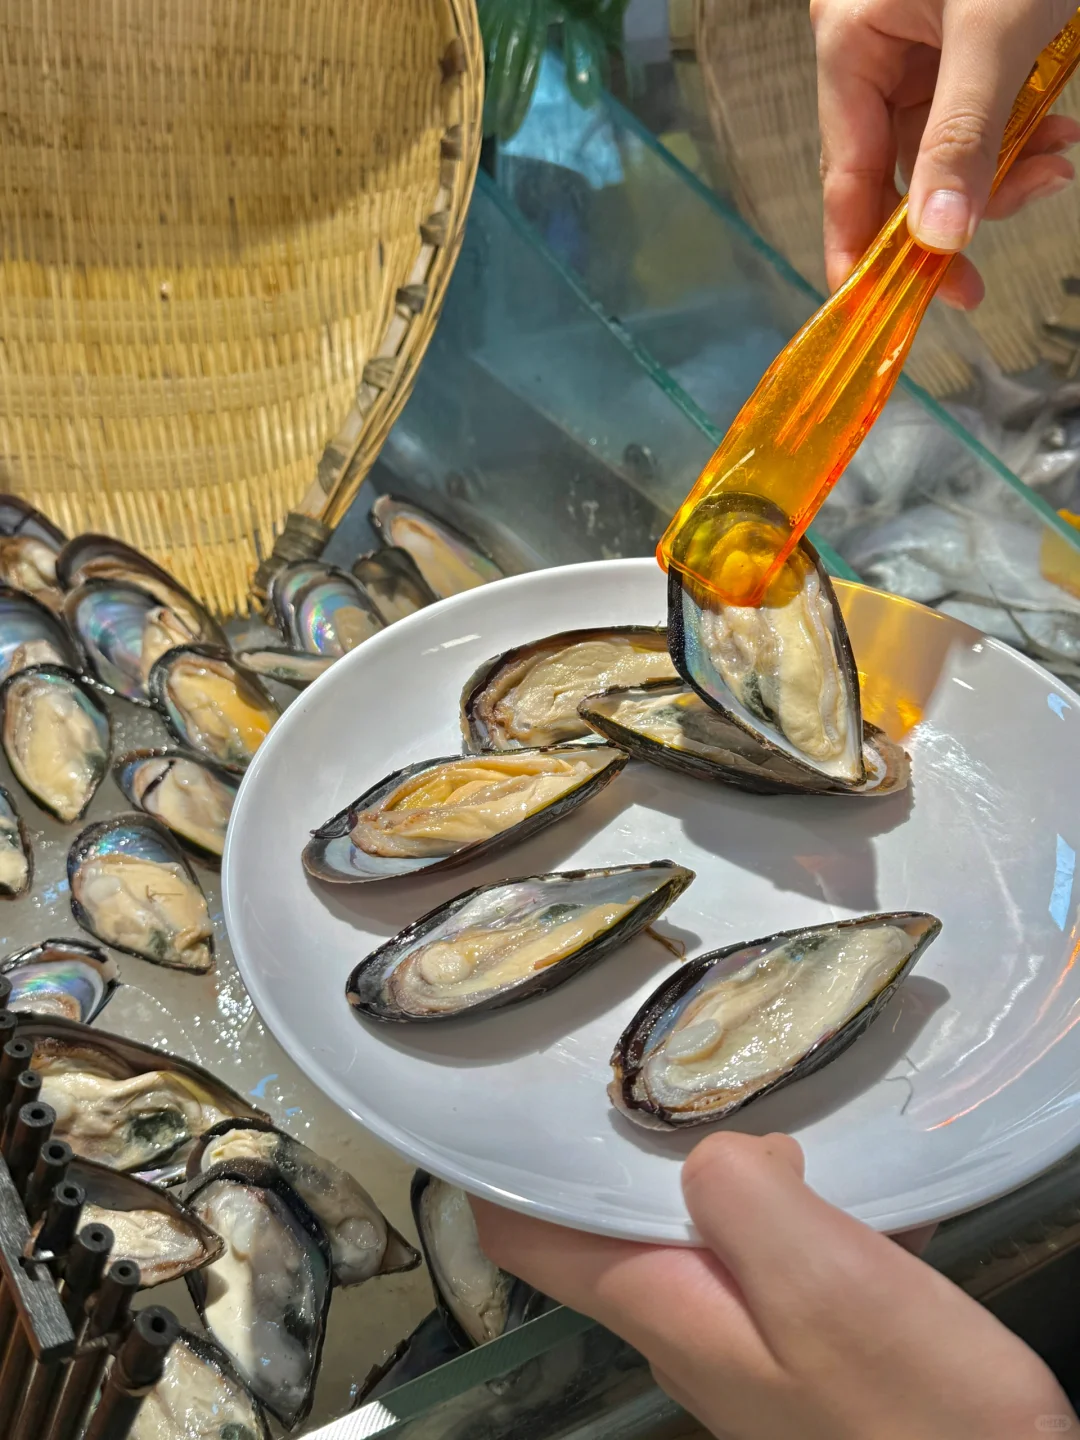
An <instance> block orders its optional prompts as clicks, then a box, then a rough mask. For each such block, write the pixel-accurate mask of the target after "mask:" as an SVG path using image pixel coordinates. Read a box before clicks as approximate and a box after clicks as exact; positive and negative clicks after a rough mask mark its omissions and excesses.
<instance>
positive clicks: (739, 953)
mask: <svg viewBox="0 0 1080 1440" xmlns="http://www.w3.org/2000/svg"><path fill="white" fill-rule="evenodd" d="M885 925H891V926H896V927H897V928H900V929H903V930H905V931H906V932H907V934H908V935H909V937H910V938H911V939H912V940H913V941H914V942H915V943H914V945H913V948H912V950H911V951H910V953H909V954H908V955H907V957H906V958H905V959H904V960H903V963H902V964H900V965H899V966H898V968H897V969H896V970H895V971H894V972H893V973H892V974H891V975H890V976H889V977H888V980H887V982H886V983H885V984H884V985H882V986H881V988H880V989H878V991H877V992H876V993H875V994H874V995H873V996H872V998H871V999H870V1000H869V1001H868V1002H867V1003H866V1004H865V1005H864V1006H863V1007H862V1008H861V1009H860V1010H859V1011H857V1012H856V1013H855V1014H854V1015H852V1016H851V1017H850V1018H849V1019H848V1020H847V1021H846V1022H845V1023H844V1024H842V1025H841V1026H840V1027H839V1028H838V1029H836V1030H834V1031H832V1032H831V1033H828V1034H824V1035H822V1036H821V1037H820V1038H819V1039H818V1040H817V1041H816V1042H815V1043H814V1044H813V1045H811V1046H810V1048H809V1049H808V1050H806V1051H805V1052H804V1053H803V1055H802V1056H801V1058H800V1059H799V1060H797V1061H796V1062H795V1063H794V1064H792V1065H791V1066H789V1068H788V1069H787V1070H786V1071H785V1072H784V1073H783V1074H781V1075H779V1076H778V1077H777V1078H775V1079H772V1080H770V1081H766V1082H765V1083H763V1084H762V1085H761V1086H760V1088H758V1089H757V1090H754V1091H753V1092H751V1093H748V1094H745V1095H743V1096H741V1097H738V1098H736V1099H734V1100H733V1101H731V1102H727V1103H721V1102H717V1103H715V1104H710V1103H709V1102H708V1101H707V1100H702V1101H701V1103H699V1104H698V1105H697V1106H696V1107H695V1108H693V1109H685V1110H677V1111H673V1110H671V1109H670V1108H667V1107H665V1106H664V1105H662V1104H660V1103H658V1102H657V1101H655V1100H654V1099H653V1097H652V1096H650V1095H649V1094H648V1093H647V1090H646V1089H645V1087H644V1084H643V1081H642V1076H643V1073H644V1067H645V1064H646V1063H647V1061H648V1058H649V1055H650V1053H651V1050H652V1046H651V1041H652V1039H653V1036H654V1034H656V1032H657V1031H658V1030H660V1031H661V1032H663V1031H664V1029H665V1027H666V1026H667V1024H668V1022H669V1020H670V1018H671V1016H672V1015H673V1014H674V1013H677V1011H678V1009H679V1007H680V1006H681V1004H682V1003H683V1002H684V1001H685V1000H686V998H687V997H688V996H689V995H690V994H691V992H692V991H694V989H695V988H696V987H697V986H698V985H699V984H700V983H701V981H702V980H703V979H705V977H706V976H707V975H709V973H710V972H712V971H719V972H720V973H719V974H718V976H717V979H718V980H719V979H727V978H729V977H730V976H732V975H735V974H736V973H737V972H738V971H739V970H741V969H742V968H743V967H744V966H745V965H748V964H751V963H753V962H754V961H756V960H757V959H759V958H760V957H761V956H763V955H765V954H767V953H768V952H769V951H770V950H772V949H774V948H775V947H777V946H778V945H781V944H782V943H783V942H785V941H789V940H796V941H801V940H804V939H805V940H807V941H809V942H811V943H812V942H813V940H814V939H815V937H818V936H828V935H832V934H835V933H836V932H838V931H854V930H858V929H863V928H866V927H868V926H885ZM940 930H941V921H940V920H938V919H936V918H935V917H934V916H933V915H927V914H924V913H922V912H920V911H899V912H896V913H893V914H883V915H863V916H860V917H859V918H858V919H855V920H834V921H830V922H829V923H828V924H826V925H811V926H807V927H805V928H804V929H799V930H782V931H780V932H778V933H777V934H775V935H769V936H766V937H765V938H764V939H761V940H752V941H750V942H749V943H738V944H735V945H727V946H724V947H723V948H722V949H720V950H713V951H711V952H710V953H709V954H707V955H701V956H699V957H698V958H697V959H695V960H691V961H689V962H688V963H687V964H685V965H683V966H682V967H681V968H680V969H679V970H677V971H676V972H675V973H674V974H673V975H670V976H668V978H667V979H666V980H664V981H662V982H661V984H660V985H659V986H658V987H657V988H656V990H654V991H653V993H652V994H651V995H650V996H649V998H648V999H647V1000H646V1001H645V1003H644V1004H643V1005H642V1006H641V1008H640V1009H639V1010H638V1012H637V1014H636V1015H635V1016H634V1018H633V1019H632V1020H631V1021H630V1024H629V1025H628V1026H627V1027H626V1029H625V1030H624V1031H623V1033H622V1035H621V1036H620V1037H619V1040H618V1043H617V1044H616V1046H615V1050H614V1052H613V1054H612V1057H611V1065H612V1070H613V1071H614V1078H613V1080H612V1082H611V1085H610V1086H609V1090H608V1093H609V1095H610V1096H611V1099H612V1102H613V1103H614V1104H615V1105H616V1106H617V1107H618V1108H619V1109H620V1110H622V1111H623V1112H624V1113H625V1114H626V1115H627V1116H628V1117H629V1118H630V1119H632V1120H634V1121H636V1122H637V1123H638V1124H640V1125H644V1126H646V1127H649V1128H655V1129H661V1130H670V1129H681V1128H683V1127H687V1126H693V1125H706V1124H712V1123H713V1122H715V1121H717V1120H722V1119H725V1118H727V1117H728V1116H731V1115H734V1114H735V1113H736V1112H737V1111H739V1110H742V1109H743V1108H744V1107H745V1106H747V1105H749V1104H752V1103H753V1101H755V1100H760V1099H761V1098H762V1097H763V1096H765V1095H770V1094H772V1093H773V1092H774V1091H776V1090H780V1089H782V1088H783V1087H784V1086H785V1085H790V1084H791V1083H792V1082H793V1081H795V1080H802V1079H804V1078H805V1077H806V1076H807V1075H812V1074H813V1073H814V1072H815V1071H816V1070H820V1069H822V1067H823V1066H825V1065H828V1064H829V1063H830V1061H832V1060H835V1059H836V1057H837V1056H838V1055H840V1054H842V1053H843V1051H845V1050H846V1049H847V1048H848V1047H849V1046H850V1045H852V1044H854V1042H855V1041H856V1040H857V1039H858V1038H859V1036H860V1035H862V1034H863V1033H864V1031H866V1030H867V1029H868V1028H869V1026H870V1025H872V1024H873V1022H874V1021H875V1020H876V1019H877V1017H878V1016H879V1015H880V1014H881V1012H882V1011H883V1010H884V1009H885V1007H886V1006H887V1005H888V1003H889V1001H890V1000H891V999H892V997H893V996H894V995H895V994H896V991H897V990H898V988H899V987H900V985H901V984H903V982H904V980H905V979H906V978H907V976H908V975H909V974H910V972H911V969H912V967H913V966H914V965H915V963H916V961H917V960H918V959H919V957H920V955H921V954H922V952H923V951H924V950H925V949H926V947H927V946H928V945H929V944H930V943H931V941H932V940H934V939H935V938H936V936H937V935H938V934H939V933H940ZM803 963H809V962H808V961H804V962H803Z"/></svg>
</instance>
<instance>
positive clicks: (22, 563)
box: [0, 495, 66, 614]
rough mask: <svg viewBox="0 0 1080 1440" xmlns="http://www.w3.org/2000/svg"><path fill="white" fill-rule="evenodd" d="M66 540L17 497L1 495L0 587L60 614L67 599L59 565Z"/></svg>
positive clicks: (54, 527) (50, 522) (60, 532)
mask: <svg viewBox="0 0 1080 1440" xmlns="http://www.w3.org/2000/svg"><path fill="white" fill-rule="evenodd" d="M65 538H66V537H65V536H64V533H63V531H61V530H58V529H57V528H56V526H55V525H54V524H53V523H52V521H51V520H48V519H47V518H46V517H45V516H44V515H42V514H41V512H40V511H38V510H35V509H33V508H32V506H30V505H27V504H26V503H25V502H24V501H22V500H20V499H19V497H18V496H17V495H0V584H3V585H7V586H10V588H11V589H12V590H21V591H22V592H23V593H24V594H26V595H32V596H33V597H34V599H35V600H38V601H40V602H41V604H42V605H45V606H46V607H47V608H48V609H49V610H51V611H53V613H54V614H55V613H57V612H58V611H59V610H60V607H61V605H62V604H63V599H64V597H63V589H62V586H61V584H60V582H59V581H58V579H57V574H56V563H57V556H58V555H59V553H60V551H61V549H62V548H63V546H64V542H65Z"/></svg>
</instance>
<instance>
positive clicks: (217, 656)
mask: <svg viewBox="0 0 1080 1440" xmlns="http://www.w3.org/2000/svg"><path fill="white" fill-rule="evenodd" d="M181 655H197V656H198V657H199V659H201V660H220V661H221V662H222V663H223V664H225V665H227V666H228V667H229V668H230V669H231V670H234V671H238V672H239V673H240V675H241V676H242V678H243V680H244V682H245V684H248V685H251V686H252V687H253V688H254V689H255V690H256V691H258V692H259V694H260V696H261V698H262V700H263V701H264V702H265V704H266V708H267V710H269V711H272V712H273V714H274V716H275V723H276V721H277V720H279V719H280V718H281V707H280V705H278V703H277V701H276V700H275V699H274V697H273V696H272V695H271V694H270V692H269V690H267V688H266V686H265V685H264V684H263V683H262V678H261V677H260V676H258V675H256V674H254V673H253V672H252V671H251V670H246V669H245V668H244V667H243V665H239V664H237V662H236V658H235V656H234V655H233V653H232V651H231V650H230V649H228V647H227V646H222V645H174V646H173V648H172V649H171V650H166V651H165V654H164V655H160V656H159V657H158V658H157V659H156V660H155V661H154V663H153V665H152V666H151V667H150V674H149V676H148V678H147V682H146V689H147V693H148V694H149V696H150V704H151V705H152V706H153V707H154V709H155V710H156V711H157V712H158V714H159V715H160V716H161V718H162V719H163V720H164V722H165V727H166V729H167V730H168V732H169V734H170V735H171V736H172V737H173V739H174V740H175V741H176V743H177V744H178V745H181V746H183V748H184V749H185V750H189V751H190V750H192V749H193V747H192V745H191V743H190V741H189V740H188V738H187V736H186V735H185V734H183V733H182V731H181V730H180V728H179V727H178V726H177V725H176V724H175V723H174V721H173V718H172V715H171V713H170V711H169V703H168V697H167V695H166V686H167V685H168V680H169V669H170V667H171V666H172V665H174V664H175V663H176V661H177V659H178V657H179V656H181ZM195 754H197V755H201V752H200V751H198V750H195ZM204 758H205V759H207V760H210V758H211V757H210V756H209V755H207V756H205V757H204ZM211 763H213V764H214V765H218V766H220V767H221V768H222V769H223V770H228V771H229V772H230V774H233V775H242V774H243V773H244V770H245V768H246V766H244V765H225V764H223V763H222V761H220V760H213V761H212V762H211Z"/></svg>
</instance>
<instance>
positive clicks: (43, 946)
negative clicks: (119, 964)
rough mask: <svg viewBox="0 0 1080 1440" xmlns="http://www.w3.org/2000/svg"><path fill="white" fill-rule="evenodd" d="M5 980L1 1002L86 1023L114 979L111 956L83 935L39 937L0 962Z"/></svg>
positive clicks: (107, 998)
mask: <svg viewBox="0 0 1080 1440" xmlns="http://www.w3.org/2000/svg"><path fill="white" fill-rule="evenodd" d="M0 975H6V976H7V978H8V980H9V981H10V982H11V995H10V996H9V997H8V1001H7V1008H8V1009H9V1010H15V1011H18V1012H21V1013H25V1014H31V1015H38V1016H47V1015H59V1016H60V1017H62V1018H63V1019H65V1020H78V1021H81V1022H82V1023H83V1024H84V1025H89V1024H90V1022H91V1020H93V1019H95V1018H96V1017H97V1016H98V1015H100V1014H101V1012H102V1010H103V1009H104V1008H105V1006H106V1005H107V1004H108V1003H109V1001H110V1000H111V999H112V997H113V994H114V993H115V991H116V989H117V987H118V986H119V984H120V977H119V975H118V974H117V969H116V961H115V960H112V959H110V957H109V956H108V955H106V953H105V951H104V950H102V949H101V948H100V946H98V945H91V944H89V943H88V942H87V941H85V940H42V941H41V943H40V944H38V945H31V946H30V948H29V949H28V950H20V951H19V952H18V954H17V955H9V956H8V957H7V959H5V960H4V961H3V962H0Z"/></svg>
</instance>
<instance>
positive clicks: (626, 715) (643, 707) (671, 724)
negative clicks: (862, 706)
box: [578, 680, 911, 796]
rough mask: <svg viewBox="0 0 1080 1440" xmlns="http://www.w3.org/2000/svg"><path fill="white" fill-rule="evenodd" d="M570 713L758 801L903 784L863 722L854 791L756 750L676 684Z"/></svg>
mask: <svg viewBox="0 0 1080 1440" xmlns="http://www.w3.org/2000/svg"><path fill="white" fill-rule="evenodd" d="M578 708H579V713H580V715H581V717H582V719H583V720H584V721H585V722H586V723H587V724H589V725H590V726H592V728H593V729H594V730H595V731H596V732H597V734H599V735H602V736H603V737H604V738H605V739H606V740H610V741H611V742H612V743H613V744H615V745H620V746H621V747H622V748H623V749H624V750H628V751H629V752H630V754H631V755H633V756H634V758H635V759H636V760H646V761H648V762H649V763H650V764H652V765H662V766H664V768H665V769H668V770H674V771H676V772H677V773H679V774H683V775H693V776H696V777H697V778H699V779H702V780H718V781H720V782H721V783H722V784H724V785H734V786H737V787H738V789H740V790H750V791H752V792H754V793H756V794H759V795H789V794H790V795H799V794H803V795H805V794H814V795H829V794H835V795H878V796H881V795H893V794H895V793H896V792H897V791H898V790H903V789H906V787H907V785H908V783H909V780H910V778H911V767H910V762H909V760H908V757H907V755H906V754H905V753H904V751H903V750H901V749H900V747H899V746H898V745H895V744H894V743H893V742H892V741H891V740H890V739H889V738H888V736H887V735H885V734H883V733H882V732H881V731H880V730H878V729H877V728H876V726H873V725H871V724H869V723H868V722H867V721H864V722H863V763H864V767H865V770H866V778H865V779H864V780H863V782H862V783H861V784H860V785H840V784H837V783H835V782H833V781H830V780H828V779H827V778H826V777H825V776H824V775H816V774H814V773H813V772H811V771H810V770H808V769H807V768H806V766H804V765H795V764H792V762H791V761H790V760H788V758H787V756H786V755H784V754H782V753H781V752H780V751H779V750H777V749H775V748H772V747H768V746H765V745H762V744H761V743H760V742H759V741H758V740H756V739H755V738H754V737H753V736H752V735H749V734H748V733H747V732H746V731H745V730H744V729H743V728H742V727H741V726H739V725H736V724H735V723H734V721H732V720H729V719H728V717H727V716H726V715H724V714H722V713H721V712H720V711H719V710H716V709H714V708H713V707H712V706H711V705H707V704H706V703H705V701H704V700H703V699H702V698H701V696H700V695H699V694H698V693H697V691H696V690H692V689H691V688H690V687H689V685H686V684H684V683H683V682H682V681H681V680H653V681H650V682H649V683H648V684H646V685H636V686H627V687H625V688H623V689H616V690H607V691H605V692H603V693H602V694H600V695H590V696H588V697H587V698H586V699H585V700H583V701H582V702H581V705H580V706H579V707H578Z"/></svg>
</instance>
